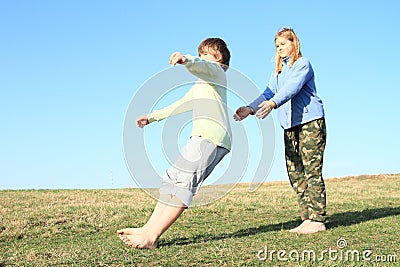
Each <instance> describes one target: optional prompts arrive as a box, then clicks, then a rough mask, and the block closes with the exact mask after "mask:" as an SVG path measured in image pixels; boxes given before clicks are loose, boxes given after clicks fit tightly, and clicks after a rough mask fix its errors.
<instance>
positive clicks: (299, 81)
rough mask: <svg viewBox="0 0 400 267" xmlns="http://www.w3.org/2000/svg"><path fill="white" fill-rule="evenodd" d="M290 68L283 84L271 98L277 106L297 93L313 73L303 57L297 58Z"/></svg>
mask: <svg viewBox="0 0 400 267" xmlns="http://www.w3.org/2000/svg"><path fill="white" fill-rule="evenodd" d="M292 68H293V70H292V71H291V74H290V76H288V77H286V78H285V79H286V83H285V85H284V86H282V88H281V89H280V90H279V91H278V92H277V93H276V94H275V95H274V96H273V97H272V98H271V100H272V101H274V102H275V104H276V106H277V108H278V107H280V106H282V105H283V104H285V103H286V102H287V101H289V100H290V99H292V98H293V97H294V96H295V95H296V94H298V93H299V92H300V90H301V88H303V86H304V85H305V84H306V83H307V82H308V81H309V80H310V79H311V78H312V76H313V75H314V72H313V70H312V68H311V65H310V62H309V61H308V60H306V59H305V58H304V59H303V58H300V59H299V60H297V61H296V62H295V64H293V66H292Z"/></svg>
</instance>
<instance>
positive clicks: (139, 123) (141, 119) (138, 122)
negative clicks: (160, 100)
mask: <svg viewBox="0 0 400 267" xmlns="http://www.w3.org/2000/svg"><path fill="white" fill-rule="evenodd" d="M148 124H150V121H149V119H148V118H147V115H141V116H139V117H138V118H137V119H136V126H137V127H139V128H143V127H144V126H146V125H148Z"/></svg>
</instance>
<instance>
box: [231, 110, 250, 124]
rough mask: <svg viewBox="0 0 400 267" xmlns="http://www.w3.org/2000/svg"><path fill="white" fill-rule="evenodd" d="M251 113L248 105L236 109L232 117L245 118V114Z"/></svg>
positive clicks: (235, 118)
mask: <svg viewBox="0 0 400 267" xmlns="http://www.w3.org/2000/svg"><path fill="white" fill-rule="evenodd" d="M251 113H252V110H251V108H249V107H240V108H238V109H237V110H236V113H235V114H234V115H233V119H234V120H235V121H241V120H243V119H245V118H246V117H247V116H249V115H250V114H251Z"/></svg>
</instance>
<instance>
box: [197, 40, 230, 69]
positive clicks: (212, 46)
mask: <svg viewBox="0 0 400 267" xmlns="http://www.w3.org/2000/svg"><path fill="white" fill-rule="evenodd" d="M197 51H198V53H199V55H200V54H201V53H204V52H209V53H212V54H213V55H214V56H215V57H218V56H219V55H221V57H222V60H221V64H223V65H224V66H225V67H224V69H225V68H226V69H228V66H229V61H230V59H231V53H230V52H229V49H228V47H227V45H226V43H225V42H224V40H222V39H220V38H207V39H205V40H203V41H202V42H201V43H200V44H199V47H198V48H197Z"/></svg>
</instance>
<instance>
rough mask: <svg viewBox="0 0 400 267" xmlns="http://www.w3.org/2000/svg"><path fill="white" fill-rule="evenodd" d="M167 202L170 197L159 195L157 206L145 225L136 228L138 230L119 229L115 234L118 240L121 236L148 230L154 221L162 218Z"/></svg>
mask: <svg viewBox="0 0 400 267" xmlns="http://www.w3.org/2000/svg"><path fill="white" fill-rule="evenodd" d="M169 201H171V196H170V195H160V197H159V200H158V201H157V204H156V206H155V208H154V210H153V213H152V214H151V216H150V218H149V219H148V221H147V222H146V224H145V225H143V226H142V227H138V228H123V229H119V230H118V231H117V233H118V235H119V236H120V238H121V237H122V235H132V234H140V233H142V232H143V231H144V230H146V229H149V227H151V225H152V224H153V223H154V221H156V220H158V218H159V217H161V216H162V214H163V212H164V209H165V206H166V205H168V202H169ZM121 239H122V238H121Z"/></svg>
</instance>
